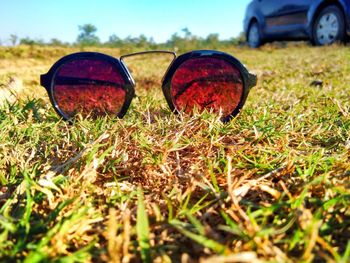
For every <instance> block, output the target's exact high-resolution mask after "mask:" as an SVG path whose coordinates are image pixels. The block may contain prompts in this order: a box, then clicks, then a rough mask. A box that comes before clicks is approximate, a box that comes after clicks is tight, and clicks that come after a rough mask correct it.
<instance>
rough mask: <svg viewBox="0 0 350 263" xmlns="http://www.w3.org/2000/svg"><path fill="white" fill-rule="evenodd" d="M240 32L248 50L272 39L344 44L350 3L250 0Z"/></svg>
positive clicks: (349, 0)
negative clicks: (243, 35)
mask: <svg viewBox="0 0 350 263" xmlns="http://www.w3.org/2000/svg"><path fill="white" fill-rule="evenodd" d="M327 30H328V31H327ZM244 32H245V33H246V37H247V42H248V44H249V45H250V46H251V47H258V46H259V45H261V44H263V43H265V42H270V41H274V40H293V39H294V40H303V39H309V40H311V41H312V42H313V43H314V44H316V45H326V44H332V43H333V42H335V41H344V40H345V37H346V35H349V33H350V0H253V1H251V2H250V3H249V5H248V6H247V9H246V14H245V19H244ZM322 34H323V35H322ZM325 34H326V35H325ZM322 37H323V39H322ZM254 38H255V39H254ZM253 40H254V41H255V42H254V41H253Z"/></svg>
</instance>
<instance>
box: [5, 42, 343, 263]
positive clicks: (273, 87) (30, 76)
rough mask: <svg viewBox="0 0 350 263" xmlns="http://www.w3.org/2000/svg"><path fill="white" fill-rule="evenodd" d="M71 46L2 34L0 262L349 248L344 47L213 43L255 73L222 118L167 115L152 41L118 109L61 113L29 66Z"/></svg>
mask: <svg viewBox="0 0 350 263" xmlns="http://www.w3.org/2000/svg"><path fill="white" fill-rule="evenodd" d="M94 50H95V51H100V52H104V53H107V54H111V55H113V56H118V55H120V54H119V53H120V52H119V50H113V49H94ZM75 51H79V50H78V49H74V48H66V49H64V48H44V47H41V48H40V47H31V48H30V47H17V48H4V47H3V48H0V93H1V92H2V93H1V98H2V102H0V104H1V106H0V261H1V262H3V261H7V262H16V261H18V262H21V261H24V262H31V263H32V262H48V261H50V262H51V261H53V262H101V261H109V262H139V261H144V262H151V261H154V262H197V261H200V262H344V263H345V262H349V261H350V242H349V240H350V181H349V179H350V102H349V101H350V100H349V97H350V50H349V47H342V46H332V47H324V48H314V47H309V46H307V45H304V44H301V45H292V46H289V47H283V48H282V47H275V46H264V47H263V48H261V49H259V50H250V49H245V48H232V49H228V50H224V51H226V52H228V53H230V54H232V55H234V56H236V57H237V58H238V59H240V60H241V61H242V62H243V63H245V64H246V66H247V67H248V68H249V69H250V70H252V71H253V72H255V73H256V74H257V75H258V78H259V81H258V85H257V86H256V87H255V88H254V89H253V90H252V91H251V93H250V95H249V97H248V100H247V103H246V105H245V106H244V108H243V110H242V112H241V113H240V114H239V115H238V116H237V117H236V118H235V119H233V120H232V121H231V122H230V123H227V124H222V123H221V122H220V121H219V120H218V117H216V116H215V115H212V114H209V113H203V114H201V115H195V116H192V117H191V116H181V117H180V118H178V117H176V116H174V115H173V114H172V113H171V112H170V111H169V110H168V108H167V105H166V102H165V100H164V99H163V97H162V93H161V88H160V80H161V78H162V74H163V73H164V71H165V70H166V68H167V66H168V65H167V63H168V61H167V58H166V57H160V58H159V57H156V56H150V57H140V58H139V59H132V60H130V61H129V66H130V69H131V71H132V74H133V75H134V76H135V79H136V81H137V83H138V86H137V88H136V92H137V94H138V96H137V98H135V99H134V100H133V102H132V106H131V108H130V109H129V111H128V113H127V115H126V116H125V117H124V119H122V120H119V119H107V118H105V119H100V120H96V121H91V120H78V121H77V122H76V123H75V124H74V125H68V124H67V123H66V122H64V121H62V120H60V119H59V118H58V116H57V115H56V113H55V112H54V110H53V109H52V107H51V105H50V103H49V100H48V97H47V94H46V92H45V90H44V88H41V87H40V86H39V75H40V74H42V73H45V72H46V71H47V70H48V69H49V67H50V66H51V64H52V63H53V62H55V61H56V60H57V59H58V58H59V57H61V56H63V55H65V54H68V53H71V52H75ZM9 88H10V89H11V90H13V91H15V92H16V94H11V93H10V94H9V93H8V89H9ZM5 96H6V98H7V99H8V100H9V101H10V102H7V103H6V102H4V101H3V99H4V98H5Z"/></svg>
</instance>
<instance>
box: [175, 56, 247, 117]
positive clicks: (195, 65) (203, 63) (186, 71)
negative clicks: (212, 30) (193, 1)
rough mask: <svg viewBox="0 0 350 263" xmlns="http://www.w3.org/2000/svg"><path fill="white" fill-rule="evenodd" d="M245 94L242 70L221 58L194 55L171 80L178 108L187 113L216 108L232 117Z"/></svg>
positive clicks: (216, 110) (215, 109)
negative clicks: (196, 56) (194, 110)
mask: <svg viewBox="0 0 350 263" xmlns="http://www.w3.org/2000/svg"><path fill="white" fill-rule="evenodd" d="M242 94H243V81H242V77H241V74H240V71H239V70H238V69H237V68H236V67H235V66H233V65H232V64H231V63H229V62H227V61H226V60H223V59H219V58H193V59H189V60H187V61H185V62H183V63H182V64H181V65H180V66H179V68H178V69H177V70H176V72H175V74H174V76H173V78H172V80H171V96H172V100H173V103H174V105H175V107H176V108H177V109H178V110H180V111H185V112H187V113H189V112H191V111H192V110H193V109H194V108H197V109H198V110H199V111H203V110H204V109H212V110H214V112H220V111H221V112H222V114H223V116H224V117H226V116H229V115H230V114H231V113H232V112H233V111H234V110H235V109H236V107H237V106H238V104H239V102H240V100H241V97H242Z"/></svg>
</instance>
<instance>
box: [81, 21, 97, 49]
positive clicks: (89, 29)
mask: <svg viewBox="0 0 350 263" xmlns="http://www.w3.org/2000/svg"><path fill="white" fill-rule="evenodd" d="M79 31H80V34H79V35H78V38H77V43H78V44H79V45H82V46H96V45H99V44H100V39H99V38H98V36H96V35H95V33H96V31H97V28H96V27H95V26H94V25H92V24H85V25H82V26H79Z"/></svg>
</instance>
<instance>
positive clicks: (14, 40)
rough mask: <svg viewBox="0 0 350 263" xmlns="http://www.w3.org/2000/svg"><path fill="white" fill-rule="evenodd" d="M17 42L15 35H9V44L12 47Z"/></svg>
mask: <svg viewBox="0 0 350 263" xmlns="http://www.w3.org/2000/svg"><path fill="white" fill-rule="evenodd" d="M17 41H18V36H17V35H15V34H11V35H10V42H11V45H12V46H16V45H17Z"/></svg>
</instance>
